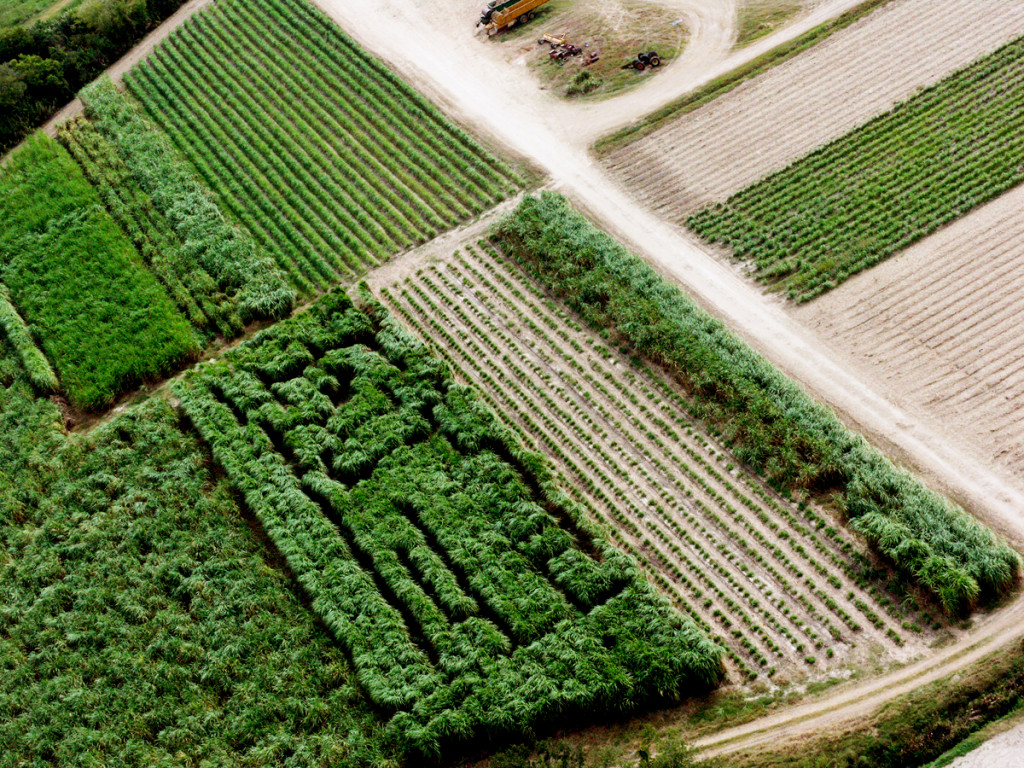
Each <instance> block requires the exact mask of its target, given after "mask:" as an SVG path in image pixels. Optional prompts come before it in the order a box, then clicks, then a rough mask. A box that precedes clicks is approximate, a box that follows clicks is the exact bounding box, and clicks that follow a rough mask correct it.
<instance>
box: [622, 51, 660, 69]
mask: <svg viewBox="0 0 1024 768" xmlns="http://www.w3.org/2000/svg"><path fill="white" fill-rule="evenodd" d="M660 66H661V57H660V56H659V55H658V54H657V52H656V51H651V52H650V53H643V52H641V53H638V54H637V55H636V58H635V59H633V60H632V61H630V62H628V63H627V64H623V65H622V68H623V69H635V70H636V71H637V72H643V71H644V70H645V69H647V68H648V67H650V68H651V69H653V68H654V67H660Z"/></svg>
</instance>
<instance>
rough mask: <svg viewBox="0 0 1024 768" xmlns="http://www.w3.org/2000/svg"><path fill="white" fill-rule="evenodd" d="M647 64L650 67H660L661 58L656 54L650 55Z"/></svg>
mask: <svg viewBox="0 0 1024 768" xmlns="http://www.w3.org/2000/svg"><path fill="white" fill-rule="evenodd" d="M647 63H648V64H650V65H651V66H652V67H660V66H661V58H660V57H659V56H658V54H656V53H652V54H651V55H650V56H649V57H648V58H647Z"/></svg>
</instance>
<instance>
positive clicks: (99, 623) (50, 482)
mask: <svg viewBox="0 0 1024 768" xmlns="http://www.w3.org/2000/svg"><path fill="white" fill-rule="evenodd" d="M19 357H20V355H19V354H18V353H17V352H16V351H15V350H14V348H13V346H12V345H11V344H9V343H8V342H7V340H6V339H5V338H4V337H3V335H2V334H0V434H2V435H3V439H2V440H0V602H2V603H3V606H4V618H3V620H2V621H0V657H2V658H3V659H4V662H3V664H4V672H3V685H2V686H0V711H2V712H3V716H2V717H0V754H2V755H3V759H2V762H4V763H5V764H11V765H44V764H51V765H61V766H87V765H173V764H181V763H195V764H199V763H201V762H203V761H208V762H209V761H213V762H218V763H222V764H224V765H247V766H252V767H253V768H278V767H279V766H282V765H291V766H310V767H312V766H323V765H332V766H338V767H339V768H365V767H366V766H371V765H373V766H380V765H395V764H396V763H397V758H398V755H397V751H396V749H395V747H394V745H389V744H388V743H387V742H386V739H385V734H384V733H383V729H382V728H381V726H380V723H379V720H378V719H377V716H376V713H375V711H374V709H373V707H372V705H371V703H370V702H369V701H368V700H367V698H366V696H365V695H364V694H363V693H362V692H361V691H360V689H359V685H358V681H357V680H356V678H355V675H354V672H353V670H352V668H351V665H350V664H349V662H348V659H347V658H346V654H345V653H344V651H343V650H342V649H341V648H339V647H338V646H337V643H336V642H335V641H334V640H333V638H331V637H330V635H329V634H328V633H327V632H326V631H325V630H324V628H323V626H322V623H321V622H320V621H319V620H318V619H317V617H316V616H315V615H314V614H313V613H312V612H311V611H309V610H308V608H307V607H306V606H305V605H304V603H303V600H302V596H301V595H300V594H298V591H297V590H296V588H295V584H294V580H293V579H292V577H291V576H290V574H288V572H287V570H286V569H285V568H283V567H281V562H280V557H279V556H278V555H277V554H276V553H274V552H273V550H272V549H270V548H268V547H267V544H266V539H265V538H264V537H263V536H262V535H261V534H260V533H259V531H258V527H257V526H255V525H253V523H252V520H251V517H250V516H249V515H248V513H247V511H246V510H245V509H244V507H240V506H239V504H238V500H237V495H236V494H235V493H234V492H233V489H232V488H231V485H230V483H229V482H228V480H227V479H226V478H224V477H223V474H222V473H219V472H218V471H217V470H216V468H215V467H213V466H212V465H211V463H210V460H209V456H208V453H207V451H206V450H205V448H204V447H203V445H202V444H201V442H200V441H199V439H198V438H197V437H196V436H195V435H194V434H192V433H191V432H189V431H183V430H182V428H181V424H180V417H179V415H178V414H177V413H176V412H175V411H174V410H173V409H172V407H171V405H170V403H169V401H167V400H166V399H160V398H156V399H151V400H148V401H145V402H143V403H141V404H138V405H133V406H129V407H128V408H127V409H126V410H125V411H124V412H123V413H119V414H117V415H115V416H113V417H112V418H111V419H110V420H109V421H107V422H106V423H105V424H103V425H102V426H100V427H98V428H97V429H95V430H94V431H92V432H91V433H90V434H89V435H88V436H79V435H74V434H71V435H69V434H66V433H65V432H64V430H63V427H64V419H63V418H62V415H61V411H60V408H59V407H58V406H57V404H55V403H54V402H52V401H51V400H50V399H49V398H48V397H45V396H43V395H42V394H41V393H39V392H38V390H37V389H36V388H35V387H34V386H33V385H32V384H31V383H30V382H29V380H28V376H27V375H26V373H25V372H24V371H23V370H22V367H21V365H20V362H19V359H18V358H19Z"/></svg>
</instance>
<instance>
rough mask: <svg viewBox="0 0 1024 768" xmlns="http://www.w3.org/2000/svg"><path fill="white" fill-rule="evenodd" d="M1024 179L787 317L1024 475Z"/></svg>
mask: <svg viewBox="0 0 1024 768" xmlns="http://www.w3.org/2000/svg"><path fill="white" fill-rule="evenodd" d="M1022 297H1024V187H1018V188H1017V189H1015V190H1013V191H1011V192H1009V193H1008V194H1006V195H1004V196H1003V197H1001V198H999V199H997V200H995V201H993V202H991V203H989V204H988V205H986V206H983V207H982V208H980V209H978V210H976V211H974V212H972V213H970V214H969V215H967V216H965V217H964V218H962V219H960V220H959V221H957V222H955V223H954V224H952V225H950V226H949V227H947V228H945V229H943V230H941V231H940V232H938V233H936V234H935V235H933V236H931V237H929V238H926V239H925V240H923V241H921V242H920V243H918V244H916V245H915V246H913V247H911V248H909V249H907V250H906V251H904V252H903V253H902V254H901V255H900V256H898V257H897V258H894V259H890V260H888V261H886V262H885V263H883V264H880V265H878V266H876V267H874V268H873V269H871V270H870V271H868V272H865V273H863V274H861V275H858V276H856V277H854V278H853V279H852V280H849V281H847V282H846V283H844V284H843V285H841V286H840V287H839V288H838V289H836V290H834V291H831V292H829V293H828V294H826V295H824V296H822V297H821V298H819V299H817V300H816V301H814V302H811V303H810V304H808V305H805V306H801V307H797V308H794V309H793V315H794V316H795V317H796V318H797V319H799V320H801V321H802V322H804V323H806V324H807V325H809V326H810V327H812V328H814V329H815V330H816V331H817V332H818V333H820V334H821V335H822V337H823V338H824V339H825V340H826V341H827V342H829V343H830V344H832V345H833V346H835V347H836V348H837V349H838V350H839V351H840V352H841V353H843V354H846V355H849V356H850V358H851V360H852V361H853V362H854V363H855V364H857V365H859V366H862V367H863V368H865V369H866V374H867V375H868V376H870V377H871V378H873V379H875V380H876V381H879V382H881V383H882V386H884V387H885V389H886V392H887V394H888V395H889V397H890V398H891V399H892V400H894V401H895V402H898V403H899V404H900V405H902V406H904V407H905V408H907V409H908V410H909V411H912V412H916V413H919V414H920V415H921V416H922V417H924V418H930V419H932V420H934V421H942V422H943V423H945V424H947V425H948V426H949V427H951V428H953V429H955V430H956V431H957V432H958V433H960V434H961V435H963V436H965V437H969V438H970V439H971V440H972V441H973V442H975V443H976V444H977V445H978V447H979V450H982V451H984V452H985V454H986V455H987V456H988V457H990V460H991V462H992V463H993V464H995V465H999V466H1002V467H1004V468H1005V469H1006V471H1007V472H1011V473H1013V474H1014V475H1016V476H1017V477H1019V478H1024V410H1022V409H1021V406H1022V405H1024V339H1022V338H1021V328H1024V302H1022V301H1021V299H1022Z"/></svg>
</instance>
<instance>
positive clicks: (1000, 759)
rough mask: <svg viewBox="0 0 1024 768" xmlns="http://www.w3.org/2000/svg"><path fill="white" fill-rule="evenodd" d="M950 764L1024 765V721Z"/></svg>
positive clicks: (953, 767)
mask: <svg viewBox="0 0 1024 768" xmlns="http://www.w3.org/2000/svg"><path fill="white" fill-rule="evenodd" d="M949 765H950V768H1020V767H1021V766H1022V765H1024V723H1021V724H1020V725H1017V726H1016V727H1015V728H1013V729H1011V730H1009V731H1006V732H1005V733H1001V734H999V735H998V736H993V737H992V738H991V739H989V740H988V741H986V742H985V743H984V744H982V745H981V746H980V747H978V748H977V749H974V750H971V751H970V752H968V753H967V754H966V755H963V756H962V757H958V758H956V759H955V760H954V761H953V762H952V763H950V764H949Z"/></svg>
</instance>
